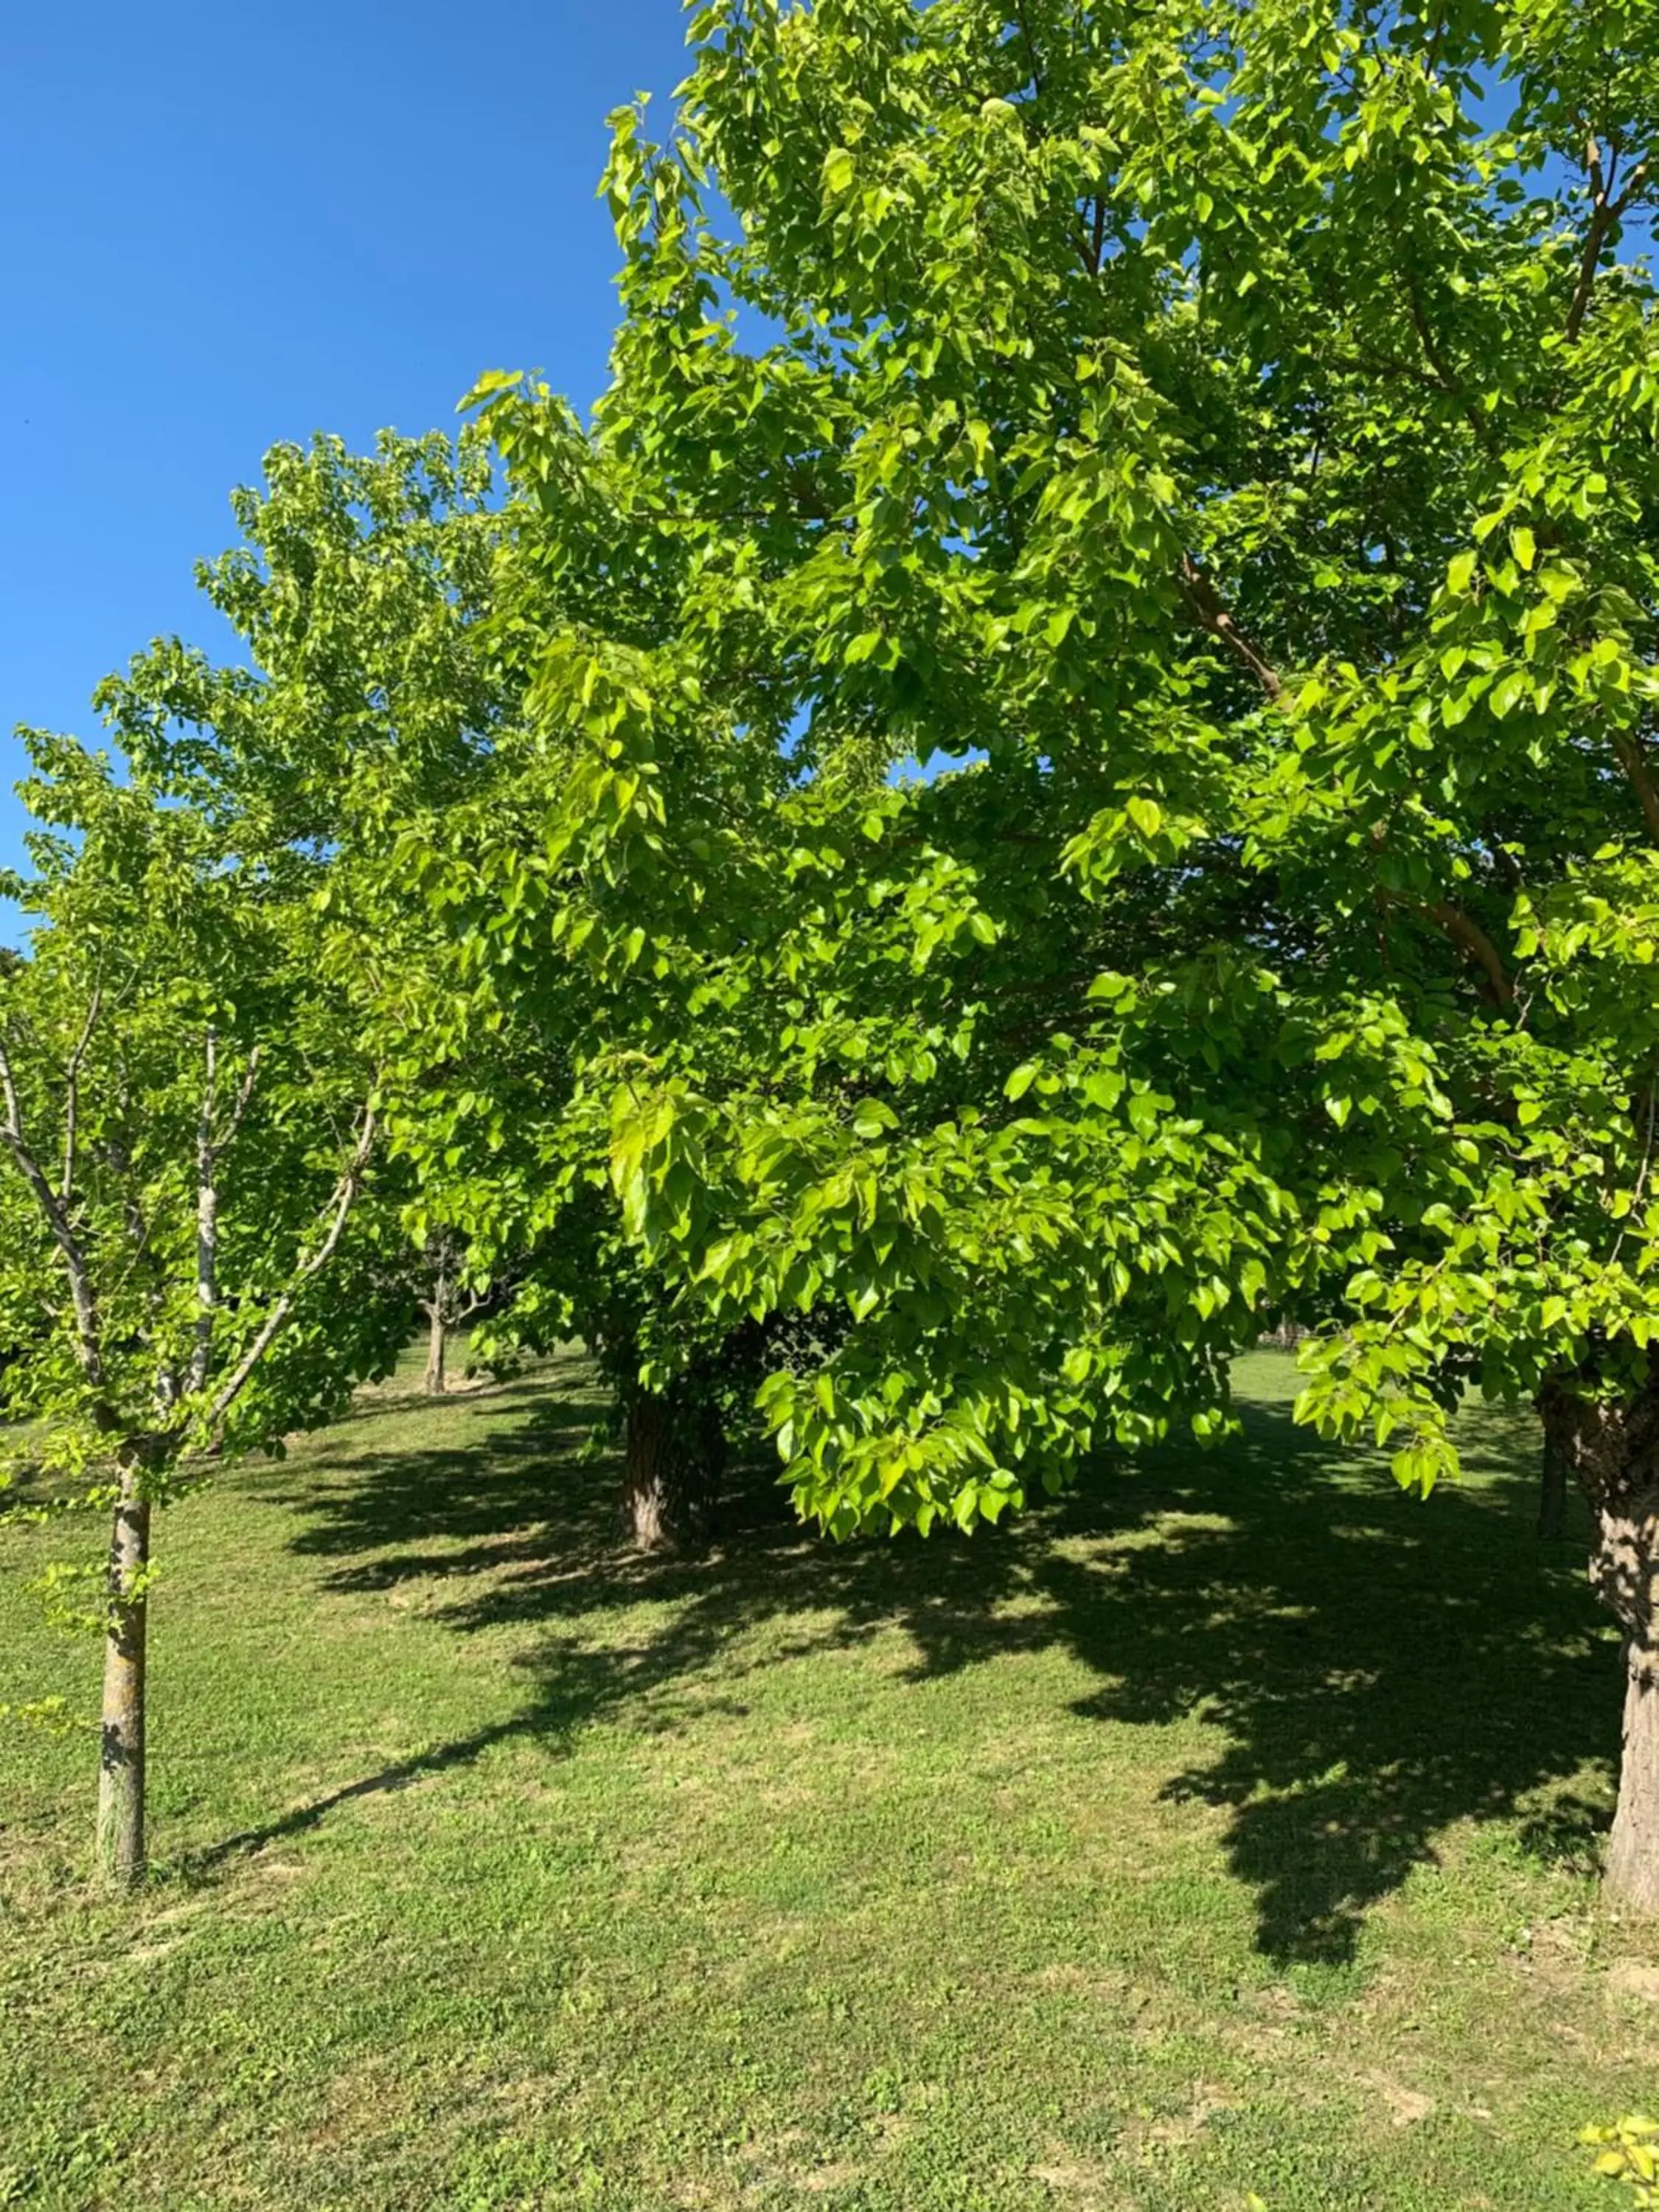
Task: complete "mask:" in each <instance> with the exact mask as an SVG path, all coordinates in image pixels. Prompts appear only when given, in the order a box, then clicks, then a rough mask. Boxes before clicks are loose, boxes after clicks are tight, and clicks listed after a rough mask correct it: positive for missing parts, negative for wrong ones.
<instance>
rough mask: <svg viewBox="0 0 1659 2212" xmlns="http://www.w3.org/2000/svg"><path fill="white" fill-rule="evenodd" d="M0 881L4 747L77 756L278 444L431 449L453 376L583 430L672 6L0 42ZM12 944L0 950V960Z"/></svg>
mask: <svg viewBox="0 0 1659 2212" xmlns="http://www.w3.org/2000/svg"><path fill="white" fill-rule="evenodd" d="M0 15H3V21H0V332H3V337H4V343H3V344H0V435H3V438H4V441H5V451H6V459H7V469H6V476H7V486H6V497H5V499H4V501H3V503H0V866H6V865H8V864H11V865H15V863H16V862H17V860H19V859H20V858H21V848H20V847H19V843H18V832H19V829H20V825H21V810H20V809H19V807H18V806H17V805H16V802H15V799H13V797H12V795H11V785H12V782H13V781H14V780H15V777H16V776H17V775H18V774H20V773H21V769H22V768H23V765H24V763H23V759H22V755H21V748H19V747H18V746H17V744H16V743H15V739H14V738H12V736H11V734H10V732H11V730H12V728H13V726H14V725H15V724H17V723H19V722H24V723H34V724H40V725H44V726H47V727H51V728H57V729H69V730H74V731H76V732H79V733H81V734H82V735H87V736H93V735H95V734H96V724H95V718H94V716H93V714H91V712H90V710H89V708H88V705H87V700H88V693H89V692H90V690H91V689H92V687H93V685H94V684H95V683H96V682H97V681H98V679H99V678H100V677H101V676H102V675H103V674H104V673H106V671H108V670H109V669H111V668H112V667H116V666H118V665H120V664H121V663H122V662H124V661H125V659H127V657H128V655H129V654H130V653H131V652H132V651H134V650H135V649H136V648H137V647H139V646H141V645H143V643H144V642H145V641H147V640H148V639H149V638H151V637H153V636H155V635H167V634H171V633H173V632H178V633H179V634H181V635H185V636H187V637H192V638H195V639H196V640H197V641H200V642H202V643H204V644H209V645H213V644H215V643H216V642H217V638H216V632H215V629H214V628H213V626H212V618H211V617H210V611H209V610H208V609H207V608H206V607H205V605H204V603H203V602H202V601H201V600H200V599H199V597H198V596H197V593H196V591H195V589H194V586H193V585H192V582H191V562H193V561H194V560H195V559H196V558H197V556H200V555H203V554H208V553H213V552H217V551H219V550H222V548H223V547H224V546H225V545H227V544H229V543H230V542H231V541H232V539H233V538H234V530H233V527H232V524H231V520H230V515H229V510H228V505H227V495H228V492H229V490H230V488H231V487H232V486H233V485H234V484H235V483H246V482H248V481H249V480H251V479H252V478H253V477H257V474H258V465H259V457H260V455H261V453H263V452H264V449H265V448H266V447H268V446H269V445H270V444H271V443H272V442H273V441H276V440H277V439H279V438H292V439H305V438H307V437H308V436H309V435H310V434H311V433H312V432H313V430H319V429H323V430H331V431H337V432H338V433H339V434H340V435H343V437H345V438H346V439H348V440H349V441H353V442H354V443H356V442H367V441H368V440H369V439H371V438H372V436H373V435H374V431H375V430H376V429H378V428H380V427H381V426H382V425H383V424H392V425H394V426H395V427H396V428H398V429H400V430H404V431H417V430H423V429H427V428H431V427H432V426H433V425H435V424H438V425H443V426H446V427H448V426H451V425H453V421H454V411H453V410H454V405H455V402H456V400H457V399H458V398H459V397H460V395H461V393H462V392H464V391H465V389H466V388H467V386H469V385H470V384H471V382H472V380H473V379H474V378H475V377H476V376H477V374H478V373H479V372H480V371H481V370H483V369H485V368H525V367H532V366H535V367H540V368H544V369H545V370H546V371H547V373H548V374H549V376H550V380H552V382H553V383H554V384H555V385H556V386H557V387H559V388H560V389H562V390H563V391H564V392H568V394H569V396H570V397H571V398H573V399H574V400H575V401H576V402H577V403H578V404H580V405H583V406H586V404H588V403H590V402H591V401H592V399H593V398H595V397H596V396H597V394H598V392H599V389H600V386H601V384H602V381H603V378H604V371H605V349H606V346H607V343H608V340H609V335H610V331H611V322H612V319H613V308H614V295H613V294H612V291H611V277H612V275H613V272H614V269H615V263H616V256H615V252H614V248H613V243H612V240H611V232H610V226H609V222H608V219H607V216H606V214H605V210H604V208H603V207H602V206H601V205H600V204H599V202H597V201H596V200H595V198H594V197H593V194H594V187H595V185H596V184H597V182H598V179H599V170H600V167H601V166H602V164H603V161H604V158H605V114H606V112H607V111H608V110H609V109H611V108H612V107H614V106H618V105H619V104H620V103H622V102H623V101H624V100H628V99H629V98H630V97H631V96H632V94H634V93H635V91H636V90H650V91H652V92H653V93H654V94H656V95H657V98H656V102H655V106H656V108H657V112H659V113H660V112H662V109H663V107H664V106H665V104H666V99H667V95H668V94H669V92H670V91H671V88H672V87H673V85H674V84H675V82H677V81H678V76H679V75H680V74H681V67H682V44H681V41H682V36H683V27H684V18H683V17H682V15H681V13H680V9H679V7H678V0H603V4H594V0H540V4H536V0H493V4H492V5H490V6H489V7H488V8H478V9H461V8H456V7H453V6H439V5H437V4H435V0H399V4H398V5H396V6H393V5H392V4H390V0H334V4H332V5H324V4H320V0H282V4H281V5H271V4H267V5H264V6H262V7H251V6H227V5H225V4H224V0H216V4H207V0H189V4H185V0H151V4H150V5H149V6H148V7H144V8H134V7H132V6H131V4H125V5H122V6H119V7H118V6H114V5H112V4H110V0H83V4H82V5H79V6H77V7H75V8H26V7H21V6H19V7H14V8H9V9H4V10H3V11H0ZM7 934H9V932H8V930H7V928H6V927H5V924H4V921H3V919H0V938H3V937H4V936H6V935H7Z"/></svg>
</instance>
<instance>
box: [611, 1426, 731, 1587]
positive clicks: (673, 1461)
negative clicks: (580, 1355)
mask: <svg viewBox="0 0 1659 2212" xmlns="http://www.w3.org/2000/svg"><path fill="white" fill-rule="evenodd" d="M725 1458H726V1437H725V1432H724V1431H723V1430H722V1428H721V1426H720V1415H719V1414H718V1413H717V1412H716V1411H715V1409H714V1407H712V1406H710V1405H708V1404H704V1403H699V1402H698V1401H696V1400H695V1399H691V1398H689V1397H687V1396H685V1395H682V1394H681V1393H679V1392H675V1393H673V1394H671V1395H663V1394H660V1393H659V1392H656V1391H647V1390H641V1391H640V1392H639V1393H637V1395H635V1396H633V1397H631V1398H630V1399H629V1403H628V1416H627V1424H626V1431H625V1437H624V1443H623V1492H622V1519H623V1528H625V1529H626V1531H627V1532H628V1534H629V1535H631V1536H632V1537H633V1540H634V1541H635V1544H636V1545H637V1546H638V1547H639V1548H640V1550H641V1551H642V1552H660V1551H672V1550H676V1549H678V1548H679V1547H682V1546H686V1545H696V1544H700V1543H702V1542H704V1541H706V1540H707V1538H708V1531H709V1527H710V1524H711V1522H712V1520H713V1517H714V1502H715V1498H716V1494H717V1492H718V1490H719V1486H720V1474H721V1473H722V1471H723V1468H724V1463H725Z"/></svg>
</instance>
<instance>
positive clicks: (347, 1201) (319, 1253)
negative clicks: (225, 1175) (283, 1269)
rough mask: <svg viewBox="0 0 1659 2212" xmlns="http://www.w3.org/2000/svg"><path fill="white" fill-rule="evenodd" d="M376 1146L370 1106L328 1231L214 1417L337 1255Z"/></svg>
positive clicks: (263, 1327) (223, 1393)
mask: <svg viewBox="0 0 1659 2212" xmlns="http://www.w3.org/2000/svg"><path fill="white" fill-rule="evenodd" d="M373 1151H374V1109H373V1108H372V1107H366V1108H365V1109H364V1111H363V1121H362V1132H361V1133H360V1134H359V1136H358V1139H357V1146H356V1151H355V1152H353V1153H352V1155H351V1158H350V1159H349V1162H348V1163H347V1164H346V1169H345V1172H344V1174H343V1175H342V1176H341V1177H340V1180H339V1182H337V1184H336V1185H335V1188H334V1195H333V1197H332V1198H331V1200H330V1201H329V1205H330V1206H331V1210H332V1218H331V1220H330V1223H329V1226H328V1231H327V1233H326V1235H325V1237H324V1238H323V1241H322V1243H320V1244H319V1246H318V1247H317V1249H316V1250H315V1251H314V1252H310V1253H307V1255H306V1256H305V1258H304V1259H302V1260H301V1262H300V1264H299V1266H298V1267H296V1268H295V1271H294V1274H293V1278H292V1279H291V1280H290V1282H289V1286H288V1288H287V1289H286V1290H285V1291H283V1293H282V1295H281V1297H279V1298H278V1299H277V1300H276V1304H274V1305H273V1306H272V1307H271V1309H270V1312H269V1313H268V1314H267V1315H266V1316H265V1317H264V1321H263V1322H261V1323H260V1325H259V1328H258V1334H256V1335H255V1337H254V1339H253V1341H252V1344H250V1345H249V1346H248V1348H247V1350H246V1352H244V1353H243V1354H242V1356H241V1358H240V1359H239V1360H238V1361H237V1363H236V1364H235V1366H234V1368H233V1369H232V1370H231V1372H230V1374H229V1376H228V1378H227V1379H226V1381H225V1383H224V1385H223V1387H222V1389H220V1391H219V1392H218V1395H216V1397H215V1399H214V1401H213V1404H212V1407H211V1411H210V1419H213V1420H216V1421H217V1420H221V1419H223V1417H224V1415H225V1414H226V1413H228V1412H229V1410H230V1408H231V1407H232V1406H233V1405H234V1403H235V1401H236V1400H237V1399H238V1398H239V1397H240V1395H241V1393H242V1390H243V1388H244V1386H245V1385H246V1382H247V1379H248V1377H249V1376H250V1375H252V1372H253V1370H254V1369H255V1368H256V1367H257V1366H258V1364H259V1362H260V1361H261V1360H262V1359H263V1358H264V1356H265V1353H266V1352H268V1351H269V1350H270V1345H271V1340H272V1339H273V1338H274V1337H275V1336H276V1332H277V1330H278V1329H279V1328H281V1327H282V1325H283V1322H285V1321H286V1320H287V1319H288V1316H289V1312H290V1311H291V1310H292V1309H293V1305H294V1301H295V1298H296V1297H298V1296H299V1293H300V1291H301V1289H302V1288H303V1286H304V1285H306V1284H307V1282H309V1281H310V1279H311V1278H312V1277H313V1275H315V1274H317V1273H319V1271H320V1270H321V1269H322V1268H324V1267H326V1266H327V1265H328V1262H329V1261H331V1259H332V1258H333V1256H334V1252H335V1248H336V1247H337V1244H338V1243H339V1241H340V1238H341V1236H342V1234H343V1231H344V1229H345V1225H346V1217H347V1215H348V1214H349V1212H351V1208H352V1206H353V1204H354V1202H355V1201H356V1196H357V1194H358V1192H359V1191H360V1190H361V1189H362V1182H363V1170H365V1169H366V1168H367V1167H368V1158H369V1154H370V1153H371V1152H373Z"/></svg>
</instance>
